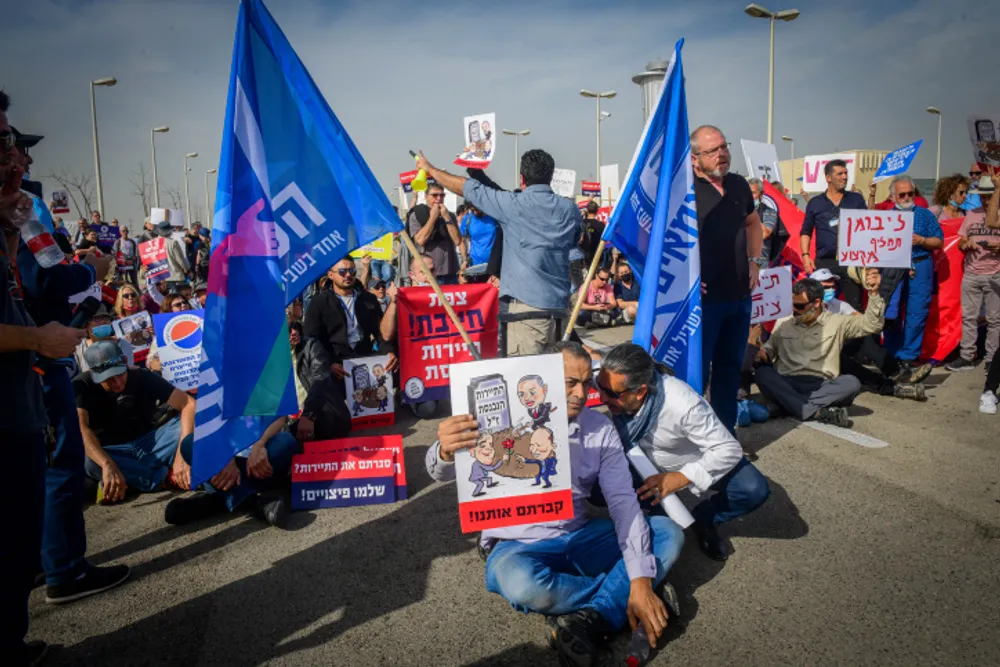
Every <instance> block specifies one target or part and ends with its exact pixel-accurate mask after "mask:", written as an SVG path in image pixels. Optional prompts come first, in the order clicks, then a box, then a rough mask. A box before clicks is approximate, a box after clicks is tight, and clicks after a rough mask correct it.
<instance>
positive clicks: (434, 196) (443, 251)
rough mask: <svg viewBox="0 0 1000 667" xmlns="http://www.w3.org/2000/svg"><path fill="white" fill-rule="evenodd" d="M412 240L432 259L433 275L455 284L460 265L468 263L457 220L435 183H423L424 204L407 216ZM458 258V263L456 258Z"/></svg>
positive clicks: (447, 282)
mask: <svg viewBox="0 0 1000 667" xmlns="http://www.w3.org/2000/svg"><path fill="white" fill-rule="evenodd" d="M406 224H407V227H408V229H409V232H410V235H411V236H412V237H413V242H414V243H416V244H417V245H418V246H419V247H420V248H422V249H423V251H424V252H425V253H427V254H428V255H430V256H431V257H433V258H434V277H435V278H437V281H438V283H440V284H441V285H454V284H456V283H458V272H459V268H460V267H461V266H467V265H468V263H469V258H468V254H467V253H466V251H465V244H464V243H462V235H461V234H460V233H459V229H458V221H457V220H456V218H455V216H454V214H452V212H451V211H449V210H448V207H447V206H445V205H444V188H443V187H441V186H440V185H439V184H437V183H429V184H428V185H427V203H426V204H418V205H417V206H414V207H413V210H412V211H411V212H410V216H409V217H408V218H407V223H406ZM456 252H457V253H458V255H461V257H462V261H461V264H459V260H458V257H457V256H456Z"/></svg>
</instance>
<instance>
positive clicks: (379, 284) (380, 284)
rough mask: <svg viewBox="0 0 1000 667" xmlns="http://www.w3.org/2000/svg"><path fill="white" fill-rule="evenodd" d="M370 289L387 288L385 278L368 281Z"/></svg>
mask: <svg viewBox="0 0 1000 667" xmlns="http://www.w3.org/2000/svg"><path fill="white" fill-rule="evenodd" d="M368 289H385V281H384V280H370V281H368Z"/></svg>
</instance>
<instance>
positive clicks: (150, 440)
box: [85, 417, 181, 492]
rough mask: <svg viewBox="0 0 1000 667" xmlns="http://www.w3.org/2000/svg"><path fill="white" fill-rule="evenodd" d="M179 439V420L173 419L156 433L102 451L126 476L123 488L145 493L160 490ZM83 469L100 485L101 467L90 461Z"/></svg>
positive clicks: (107, 447) (175, 452) (109, 446)
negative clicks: (125, 486) (126, 486)
mask: <svg viewBox="0 0 1000 667" xmlns="http://www.w3.org/2000/svg"><path fill="white" fill-rule="evenodd" d="M180 439H181V418H180V417H174V418H173V419H171V420H170V421H168V422H167V423H166V424H164V425H163V426H161V427H160V428H158V429H156V430H155V431H150V432H149V433H147V434H145V435H143V436H140V437H138V438H136V439H135V440H133V441H132V442H126V443H122V444H120V445H107V446H105V447H104V451H105V452H106V453H107V454H108V456H110V457H111V460H112V461H114V462H115V465H117V466H118V469H119V470H120V471H121V473H122V475H124V476H125V484H126V485H128V486H130V487H132V488H133V489H137V490H139V491H144V492H147V491H157V490H159V489H160V487H162V486H163V482H164V480H166V478H167V473H168V472H170V467H171V466H172V465H173V464H174V457H176V456H177V443H178V441H179V440H180ZM85 465H86V470H87V474H88V475H89V476H90V477H91V478H92V479H95V480H97V481H101V479H102V471H101V467H100V466H99V465H97V464H96V463H94V462H93V461H91V460H90V459H89V458H88V459H87V460H86V464H85Z"/></svg>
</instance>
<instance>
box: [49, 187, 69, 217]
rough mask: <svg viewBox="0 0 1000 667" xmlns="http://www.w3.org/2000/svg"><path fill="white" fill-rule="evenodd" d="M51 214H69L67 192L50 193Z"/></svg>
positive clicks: (56, 191) (54, 191) (55, 191)
mask: <svg viewBox="0 0 1000 667" xmlns="http://www.w3.org/2000/svg"><path fill="white" fill-rule="evenodd" d="M52 212H53V213H69V192H67V191H66V190H53V191H52Z"/></svg>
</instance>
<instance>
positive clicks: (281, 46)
mask: <svg viewBox="0 0 1000 667" xmlns="http://www.w3.org/2000/svg"><path fill="white" fill-rule="evenodd" d="M218 183H219V185H218V190H217V195H216V206H215V225H214V228H213V229H212V255H211V263H210V267H209V283H208V301H207V303H206V307H205V328H204V345H203V354H202V361H201V366H200V378H199V384H198V412H197V418H196V421H195V424H196V426H195V447H194V462H193V474H192V483H199V482H202V481H204V480H206V479H209V478H211V477H212V476H213V475H215V474H216V473H217V472H218V471H219V470H221V469H222V468H223V467H224V466H225V465H226V463H227V462H228V461H229V460H230V459H231V458H232V456H233V455H234V454H235V453H236V452H239V451H241V450H243V449H245V448H246V447H248V446H249V445H250V444H252V443H253V442H254V441H255V440H257V438H259V437H260V435H261V433H262V432H263V429H264V428H266V427H267V426H268V425H269V424H270V423H271V422H273V421H274V419H276V418H277V416H279V415H290V414H294V413H296V412H298V403H297V401H296V397H295V384H294V381H293V379H292V359H291V353H290V348H289V343H288V324H287V321H286V319H285V307H286V306H287V305H288V304H289V303H291V302H292V301H293V300H294V299H295V298H296V297H297V296H298V295H299V294H301V293H302V291H303V290H304V289H305V288H306V286H307V285H309V284H310V283H311V282H313V281H315V280H316V279H317V278H319V277H320V276H321V275H322V274H324V273H325V272H326V271H327V270H328V269H329V268H330V267H331V266H333V265H334V264H335V263H336V262H338V261H339V260H340V259H341V258H342V257H344V256H345V255H347V254H348V253H349V252H350V251H352V250H354V249H356V248H358V247H359V246H361V245H363V244H365V243H369V242H371V241H374V240H375V239H377V238H379V237H380V236H383V235H384V234H386V233H388V232H398V231H401V230H402V224H401V223H400V221H399V218H398V216H397V215H396V213H395V211H394V210H393V208H392V204H390V203H389V200H388V198H387V197H386V196H385V193H384V192H383V191H382V188H381V187H380V186H379V184H378V182H377V181H376V180H375V177H374V176H373V175H372V173H371V171H370V170H369V169H368V165H366V164H365V161H364V159H363V158H362V157H361V154H360V153H359V152H358V149H357V148H356V147H355V146H354V143H353V142H352V141H351V139H350V137H348V136H347V132H346V131H345V130H344V128H343V126H342V125H341V124H340V122H339V121H338V120H337V117H336V116H335V115H334V114H333V111H332V110H331V109H330V107H329V105H327V103H326V100H324V99H323V96H322V94H321V93H320V92H319V90H318V89H317V88H316V84H315V83H314V82H313V80H312V78H311V77H310V76H309V73H308V72H307V71H306V69H305V67H304V66H303V65H302V62H301V61H300V60H299V58H298V56H297V55H296V54H295V51H293V50H292V47H291V45H290V44H289V43H288V40H287V39H285V36H284V35H283V34H282V32H281V29H280V28H279V27H278V25H277V24H276V23H275V22H274V19H273V18H272V17H271V15H270V14H269V13H268V11H267V9H266V8H265V7H264V5H263V3H262V2H260V0H242V1H241V3H240V11H239V18H238V20H237V26H236V43H235V46H234V49H233V62H232V70H231V72H230V75H229V99H228V102H227V104H226V120H225V126H224V127H223V132H222V152H221V156H220V158H219V181H218Z"/></svg>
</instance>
